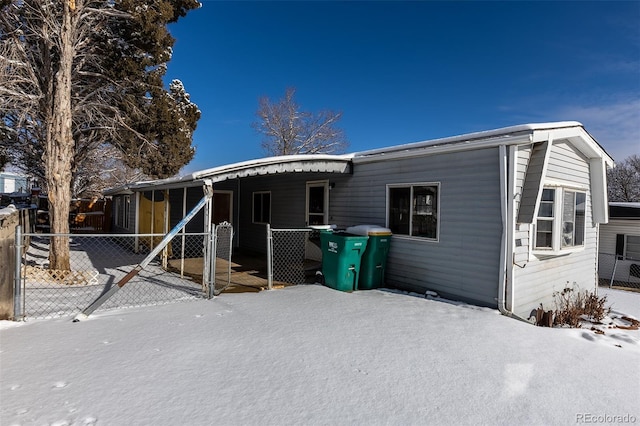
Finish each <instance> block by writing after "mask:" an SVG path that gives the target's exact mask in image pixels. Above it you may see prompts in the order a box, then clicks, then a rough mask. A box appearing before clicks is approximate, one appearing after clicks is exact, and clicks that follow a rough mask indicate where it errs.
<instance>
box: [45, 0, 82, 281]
mask: <svg viewBox="0 0 640 426" xmlns="http://www.w3.org/2000/svg"><path fill="white" fill-rule="evenodd" d="M65 3H66V2H65ZM72 13H73V12H72V11H71V10H70V9H69V5H68V4H65V5H64V12H63V15H62V23H61V24H62V25H61V27H60V28H61V31H60V41H59V46H58V47H59V49H60V58H59V61H60V62H59V68H58V70H57V72H56V74H55V77H54V78H55V83H54V88H53V105H51V108H52V111H51V112H52V119H51V123H50V126H49V128H48V131H47V133H48V134H47V152H45V161H46V177H47V183H48V194H49V220H50V224H51V232H52V233H54V234H68V233H69V206H70V203H71V170H72V163H73V157H74V150H75V145H74V140H73V134H72V130H71V126H72V115H71V71H72V67H73V58H74V47H73V32H74V28H73V22H72ZM49 268H50V269H57V270H70V269H71V267H70V259H69V238H68V237H53V238H52V239H51V246H50V248H49Z"/></svg>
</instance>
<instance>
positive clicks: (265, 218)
mask: <svg viewBox="0 0 640 426" xmlns="http://www.w3.org/2000/svg"><path fill="white" fill-rule="evenodd" d="M270 222H271V193H270V192H254V193H253V223H270Z"/></svg>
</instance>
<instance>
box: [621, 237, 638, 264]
mask: <svg viewBox="0 0 640 426" xmlns="http://www.w3.org/2000/svg"><path fill="white" fill-rule="evenodd" d="M629 237H632V238H634V239H638V242H634V243H632V244H634V245H640V235H633V234H624V251H623V254H622V257H623V260H630V261H633V262H637V261H640V251H638V252H636V251H632V253H634V254H635V253H638V255H637V257H633V258H630V257H629Z"/></svg>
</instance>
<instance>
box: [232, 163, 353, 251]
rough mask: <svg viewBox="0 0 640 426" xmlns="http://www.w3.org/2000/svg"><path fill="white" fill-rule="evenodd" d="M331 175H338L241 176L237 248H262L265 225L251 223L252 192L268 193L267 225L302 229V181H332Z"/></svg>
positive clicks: (303, 188) (254, 249)
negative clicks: (268, 221)
mask: <svg viewBox="0 0 640 426" xmlns="http://www.w3.org/2000/svg"><path fill="white" fill-rule="evenodd" d="M334 176H341V175H332V174H324V173H300V174H290V175H287V174H283V175H272V176H258V177H251V178H245V179H243V180H242V181H241V185H240V194H239V196H238V197H237V198H238V199H239V208H238V210H237V214H238V219H239V223H240V226H238V227H237V232H238V233H239V234H238V241H239V245H240V247H241V248H243V249H247V250H252V251H258V252H265V251H266V244H267V242H266V226H265V225H264V224H256V223H252V206H253V193H254V192H258V191H269V192H271V226H272V227H273V228H287V229H291V228H304V227H306V223H305V215H306V212H305V209H306V191H307V186H306V183H307V182H309V181H318V180H329V181H331V182H334ZM329 197H330V201H329V205H330V207H329V211H330V213H331V208H332V206H331V204H332V200H331V197H332V192H331V191H330V193H329ZM330 220H331V219H330Z"/></svg>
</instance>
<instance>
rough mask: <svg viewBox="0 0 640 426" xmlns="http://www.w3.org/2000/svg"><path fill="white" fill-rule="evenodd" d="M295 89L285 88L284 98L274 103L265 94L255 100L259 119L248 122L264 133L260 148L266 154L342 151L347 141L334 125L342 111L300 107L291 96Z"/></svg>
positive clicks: (332, 152) (334, 152)
mask: <svg viewBox="0 0 640 426" xmlns="http://www.w3.org/2000/svg"><path fill="white" fill-rule="evenodd" d="M295 92H296V90H295V89H294V88H288V89H287V90H286V92H285V96H284V98H282V99H281V100H280V101H278V102H277V103H272V102H271V101H270V100H269V98H267V97H263V98H260V100H259V101H258V111H257V116H258V117H259V118H260V120H259V121H256V122H254V123H253V125H252V126H253V128H254V129H255V130H256V131H258V132H259V133H262V135H263V136H264V138H263V141H262V148H263V149H264V150H265V152H266V153H267V155H292V154H320V153H324V154H337V153H340V152H344V150H345V149H346V148H347V146H348V143H347V141H346V139H345V136H344V132H343V131H342V130H341V129H340V128H338V127H336V126H337V123H338V121H339V120H340V118H341V117H342V113H340V112H333V111H329V110H324V111H320V112H319V113H317V114H313V113H311V112H305V111H301V110H300V107H299V106H298V104H296V102H295V100H294V95H295Z"/></svg>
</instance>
